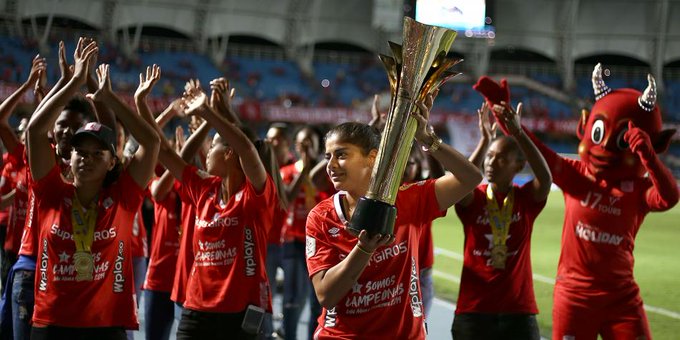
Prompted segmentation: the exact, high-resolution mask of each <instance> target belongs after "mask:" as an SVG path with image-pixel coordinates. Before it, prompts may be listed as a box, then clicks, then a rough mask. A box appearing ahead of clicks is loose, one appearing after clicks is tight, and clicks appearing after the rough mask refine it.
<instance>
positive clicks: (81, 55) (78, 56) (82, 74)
mask: <svg viewBox="0 0 680 340" xmlns="http://www.w3.org/2000/svg"><path fill="white" fill-rule="evenodd" d="M86 41H88V40H87V39H86V38H83V37H81V38H80V39H78V44H77V45H76V50H75V52H74V53H73V59H74V61H75V64H74V67H73V78H74V79H76V81H77V82H78V83H79V84H84V83H85V80H87V72H88V66H89V61H90V58H91V57H92V55H93V54H94V53H97V51H98V50H99V48H98V47H97V43H96V42H94V41H90V42H89V43H88V44H87V45H85V44H86ZM60 48H61V47H60ZM107 67H108V66H107Z"/></svg>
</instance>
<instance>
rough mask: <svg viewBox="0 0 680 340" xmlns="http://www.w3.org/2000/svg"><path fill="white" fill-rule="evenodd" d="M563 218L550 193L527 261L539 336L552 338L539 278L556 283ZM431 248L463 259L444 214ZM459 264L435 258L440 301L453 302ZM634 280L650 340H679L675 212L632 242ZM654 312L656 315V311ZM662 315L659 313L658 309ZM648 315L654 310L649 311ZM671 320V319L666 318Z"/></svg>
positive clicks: (547, 299) (458, 237) (459, 240)
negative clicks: (647, 321)
mask: <svg viewBox="0 0 680 340" xmlns="http://www.w3.org/2000/svg"><path fill="white" fill-rule="evenodd" d="M563 215H564V200H563V198H562V193H561V192H559V191H553V192H551V193H550V197H549V198H548V204H547V205H546V207H545V209H543V212H542V213H541V214H540V215H539V217H538V219H537V220H536V223H535V225H534V232H533V236H532V241H531V242H532V247H531V259H532V266H533V271H534V291H535V294H536V300H537V301H536V302H537V303H538V308H539V311H540V313H539V315H538V322H539V326H540V328H541V335H542V336H544V337H547V338H550V337H551V335H552V292H553V285H552V284H551V283H548V282H546V281H549V280H541V278H539V279H538V280H537V279H536V276H537V275H540V276H542V277H545V278H549V279H550V280H552V279H554V278H555V273H556V272H557V260H558V258H559V253H560V238H561V234H562V220H563ZM433 235H434V243H435V247H437V248H441V249H444V250H448V251H451V252H455V253H456V254H462V253H463V231H462V227H461V224H460V221H459V220H458V218H457V216H456V213H455V211H454V210H453V209H449V211H448V214H447V216H446V217H445V218H442V219H439V220H437V221H435V223H434V228H433ZM461 269H462V261H461V260H460V258H459V257H458V256H454V257H452V256H451V255H450V254H449V253H446V254H445V253H444V252H440V254H438V255H437V256H436V258H435V265H434V270H435V290H436V294H437V296H438V297H439V298H443V299H445V300H449V301H452V302H455V301H456V298H457V297H458V286H459V282H458V281H457V280H458V279H459V278H460V273H461ZM635 278H636V280H637V282H638V284H639V285H640V289H641V291H642V299H643V301H644V302H645V305H647V306H650V308H648V309H647V317H648V319H649V323H650V327H651V329H652V335H653V336H654V338H655V339H680V206H676V207H675V208H673V209H672V210H670V211H667V212H664V213H651V214H649V215H647V218H646V219H645V222H644V224H643V225H642V228H641V229H640V231H639V232H638V236H637V240H636V242H635ZM655 308H657V309H655ZM659 308H660V309H661V310H658V309H659ZM650 309H654V310H656V312H655V311H652V310H650ZM669 314H670V315H669Z"/></svg>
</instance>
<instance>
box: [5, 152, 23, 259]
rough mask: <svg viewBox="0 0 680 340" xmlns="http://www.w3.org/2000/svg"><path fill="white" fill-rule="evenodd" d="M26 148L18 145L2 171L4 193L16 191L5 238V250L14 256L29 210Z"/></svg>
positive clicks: (18, 246) (17, 250)
mask: <svg viewBox="0 0 680 340" xmlns="http://www.w3.org/2000/svg"><path fill="white" fill-rule="evenodd" d="M25 150H26V148H25V147H24V145H23V144H18V145H17V147H16V148H14V150H13V151H12V155H11V156H10V157H8V163H7V164H5V167H4V168H3V170H2V177H3V180H4V181H5V183H6V186H7V187H6V188H4V189H3V195H4V194H5V193H6V192H4V191H7V192H9V191H11V190H12V189H14V204H12V206H11V207H10V209H9V220H8V223H7V235H6V236H5V244H4V249H5V250H6V251H8V252H10V253H12V254H18V253H19V248H20V247H21V236H22V234H23V232H24V223H25V222H26V210H27V208H28V187H29V184H28V179H29V178H28V166H27V163H26V162H25V160H24V157H23V154H24V152H25Z"/></svg>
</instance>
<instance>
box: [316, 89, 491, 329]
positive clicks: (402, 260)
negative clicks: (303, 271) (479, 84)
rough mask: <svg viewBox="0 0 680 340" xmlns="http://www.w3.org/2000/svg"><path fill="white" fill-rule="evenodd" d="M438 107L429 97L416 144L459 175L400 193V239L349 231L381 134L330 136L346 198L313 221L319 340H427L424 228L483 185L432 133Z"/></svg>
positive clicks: (357, 130) (348, 130) (331, 160)
mask: <svg viewBox="0 0 680 340" xmlns="http://www.w3.org/2000/svg"><path fill="white" fill-rule="evenodd" d="M433 101H434V99H433V98H432V97H431V96H429V97H428V98H427V100H426V103H424V104H420V103H419V104H418V107H419V109H420V110H419V111H420V112H419V113H414V116H415V117H416V119H417V121H418V128H417V132H416V140H418V141H419V142H420V143H421V144H422V145H425V146H427V147H426V148H425V150H427V152H430V153H431V154H432V155H433V156H434V157H435V158H436V159H437V160H438V161H440V162H441V163H442V165H443V166H444V168H446V169H447V170H448V171H451V174H447V175H445V176H443V177H440V178H438V179H433V180H428V181H425V182H421V183H419V184H418V185H410V186H404V187H402V188H401V189H400V190H399V194H398V195H397V201H396V207H397V211H398V212H399V213H398V216H397V221H396V224H395V227H394V235H381V234H376V235H370V236H369V235H368V233H367V232H366V231H365V230H362V231H361V232H360V233H359V234H358V235H356V234H350V232H349V230H348V229H346V228H345V226H346V223H347V221H349V220H350V219H351V217H352V213H353V211H354V208H355V207H356V202H357V201H358V199H359V198H360V197H362V196H364V195H365V194H366V191H367V190H368V184H369V181H370V177H371V171H372V169H373V165H374V162H375V158H376V155H377V152H378V150H377V148H378V146H379V142H380V135H379V134H378V132H377V130H375V129H374V128H371V127H369V126H368V125H364V124H360V123H344V124H341V125H338V126H337V127H335V128H333V129H331V130H330V131H329V132H328V134H327V135H326V154H325V155H326V159H328V165H327V172H328V175H329V176H330V178H331V180H332V182H333V184H334V186H335V188H336V189H337V190H341V192H339V193H337V194H335V195H334V196H333V197H331V198H328V199H326V200H324V201H322V202H321V203H319V204H318V205H317V206H316V207H315V208H314V209H313V210H312V211H311V212H310V214H309V217H308V218H307V242H306V243H307V246H306V255H307V266H308V268H309V274H310V277H311V279H312V283H313V285H314V289H315V291H316V294H317V296H318V298H319V301H320V302H321V305H322V306H323V307H324V309H323V312H322V314H321V316H320V317H319V319H318V320H319V327H318V328H317V332H316V334H315V336H317V337H320V338H323V337H326V336H336V337H344V338H357V337H362V338H382V339H387V338H424V337H425V330H424V327H423V309H422V302H421V301H420V296H419V295H420V294H419V288H418V279H417V273H418V262H417V256H418V255H417V249H418V245H417V242H418V238H417V237H416V236H417V235H419V232H418V230H417V228H420V227H421V226H422V224H423V223H426V222H428V221H430V220H433V219H434V218H437V217H440V216H443V215H444V214H445V210H446V209H447V208H448V207H450V206H451V205H453V204H454V203H455V202H456V201H458V200H459V199H461V198H462V197H463V196H465V195H466V194H468V193H469V192H470V190H472V189H473V188H474V187H475V186H476V185H477V184H478V183H479V181H480V180H481V176H480V174H479V170H478V169H476V168H475V167H474V165H473V164H471V163H470V162H469V161H468V160H466V159H465V157H463V156H462V155H461V154H459V153H458V152H457V151H455V150H454V149H453V148H451V147H449V146H448V145H446V144H442V143H441V139H439V138H438V137H437V136H436V135H434V133H432V132H431V131H430V132H428V129H427V125H428V123H427V118H428V117H429V112H430V107H431V106H432V103H433ZM395 240H396V243H394V244H392V243H393V242H394V241H395ZM412 273H416V279H415V280H414V279H412V278H413V275H412Z"/></svg>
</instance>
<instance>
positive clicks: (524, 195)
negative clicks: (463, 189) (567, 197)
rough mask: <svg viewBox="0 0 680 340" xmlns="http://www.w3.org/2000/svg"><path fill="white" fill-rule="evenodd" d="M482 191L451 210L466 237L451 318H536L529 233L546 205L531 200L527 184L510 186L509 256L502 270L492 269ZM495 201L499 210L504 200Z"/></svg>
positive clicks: (482, 188) (490, 234) (490, 233)
mask: <svg viewBox="0 0 680 340" xmlns="http://www.w3.org/2000/svg"><path fill="white" fill-rule="evenodd" d="M487 186H488V184H482V185H479V186H477V188H475V190H473V191H472V195H473V200H472V203H470V205H469V206H467V207H463V206H460V205H456V206H455V208H456V214H457V215H458V217H459V218H460V220H461V222H462V223H463V231H464V232H465V251H464V252H465V253H464V256H463V273H462V275H461V279H460V291H459V293H458V301H457V302H456V314H462V313H494V314H500V313H502V314H520V313H521V314H537V313H538V307H536V299H535V297H534V286H533V278H532V272H531V256H530V253H531V232H532V230H533V227H534V221H535V220H536V216H538V214H539V213H540V212H541V210H543V207H545V203H546V201H545V200H544V201H543V202H535V201H534V198H533V193H532V187H531V182H530V183H527V184H525V185H523V186H521V187H519V186H514V190H515V199H514V204H513V206H512V222H511V223H510V227H509V231H508V238H507V239H506V246H507V249H508V250H507V251H508V252H507V254H508V257H507V260H506V262H505V269H495V268H494V267H493V266H492V264H491V248H492V246H493V231H492V230H491V225H490V224H489V214H488V212H487V209H486V206H487V201H486V200H487V199H486V189H487ZM495 196H496V202H497V203H498V206H499V207H500V206H503V200H504V199H505V195H504V194H499V193H495Z"/></svg>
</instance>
